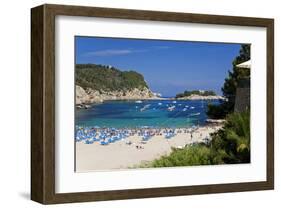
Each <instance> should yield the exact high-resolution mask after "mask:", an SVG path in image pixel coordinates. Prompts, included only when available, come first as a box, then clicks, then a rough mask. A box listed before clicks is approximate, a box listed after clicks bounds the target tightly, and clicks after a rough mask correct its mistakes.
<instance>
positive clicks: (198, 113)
mask: <svg viewBox="0 0 281 209" xmlns="http://www.w3.org/2000/svg"><path fill="white" fill-rule="evenodd" d="M197 115H200V112H197V113H192V114H190V116H197Z"/></svg>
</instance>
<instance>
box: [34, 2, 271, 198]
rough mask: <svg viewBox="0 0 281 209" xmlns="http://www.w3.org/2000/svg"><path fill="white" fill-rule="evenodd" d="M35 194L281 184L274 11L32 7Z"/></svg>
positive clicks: (129, 193)
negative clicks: (254, 14)
mask: <svg viewBox="0 0 281 209" xmlns="http://www.w3.org/2000/svg"><path fill="white" fill-rule="evenodd" d="M31 15H32V18H31V61H32V62H31V63H32V65H31V68H32V73H31V82H32V83H31V85H32V90H31V91H32V100H31V110H32V115H31V119H32V124H31V125H32V137H31V199H32V200H34V201H37V202H40V203H43V204H53V203H65V202H81V201H99V200H114V199H129V198H146V197H161V196H176V195H191V194H208V193H221V192H239V191H252V190H267V189H273V188H274V88H273V87H274V71H273V70H274V66H273V63H274V22H273V20H272V19H264V18H251V17H233V16H218V15H203V14H189V13H171V12H154V11H141V10H124V9H111V8H95V7H80V6H63V5H42V6H39V7H35V8H33V9H32V10H31Z"/></svg>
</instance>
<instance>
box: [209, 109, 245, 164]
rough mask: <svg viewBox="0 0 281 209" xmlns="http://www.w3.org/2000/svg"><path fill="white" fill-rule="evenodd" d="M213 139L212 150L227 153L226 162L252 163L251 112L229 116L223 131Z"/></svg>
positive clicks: (213, 136) (215, 134) (214, 135)
mask: <svg viewBox="0 0 281 209" xmlns="http://www.w3.org/2000/svg"><path fill="white" fill-rule="evenodd" d="M212 138H213V140H212V142H211V146H212V148H213V149H214V150H215V151H219V150H224V151H225V152H226V154H227V155H226V156H225V158H224V162H226V163H248V162H250V112H249V111H246V112H243V113H233V114H230V115H228V116H227V120H226V123H225V125H224V127H223V129H222V130H220V131H218V132H216V133H214V134H213V135H212Z"/></svg>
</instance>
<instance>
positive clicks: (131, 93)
mask: <svg viewBox="0 0 281 209" xmlns="http://www.w3.org/2000/svg"><path fill="white" fill-rule="evenodd" d="M158 98H159V97H158V96H156V95H155V94H154V93H153V92H152V91H151V90H150V89H148V88H146V87H143V88H134V89H131V90H123V91H106V90H101V91H96V90H94V89H91V88H87V89H86V90H84V89H83V88H82V87H81V86H78V85H76V105H79V104H90V103H101V102H103V101H106V100H147V99H158Z"/></svg>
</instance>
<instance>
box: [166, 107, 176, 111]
mask: <svg viewBox="0 0 281 209" xmlns="http://www.w3.org/2000/svg"><path fill="white" fill-rule="evenodd" d="M175 107H176V106H171V107H168V110H169V111H173V110H174V109H175Z"/></svg>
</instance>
